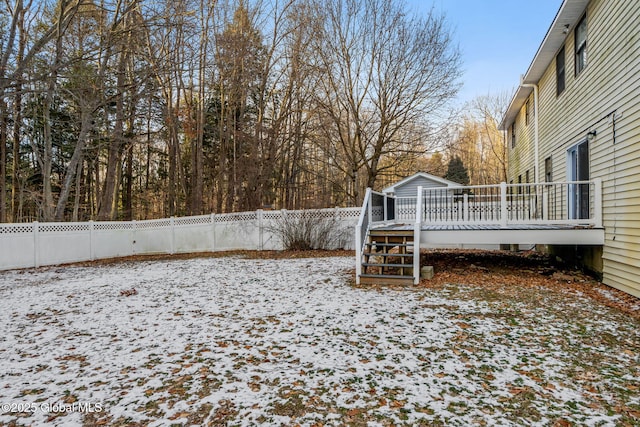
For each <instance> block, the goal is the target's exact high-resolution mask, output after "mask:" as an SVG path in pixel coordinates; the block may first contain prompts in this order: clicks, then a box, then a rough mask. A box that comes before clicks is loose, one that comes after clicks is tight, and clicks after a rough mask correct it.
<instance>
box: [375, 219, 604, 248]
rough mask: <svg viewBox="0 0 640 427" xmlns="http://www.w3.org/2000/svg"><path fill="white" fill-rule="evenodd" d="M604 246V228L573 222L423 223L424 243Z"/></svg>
mask: <svg viewBox="0 0 640 427" xmlns="http://www.w3.org/2000/svg"><path fill="white" fill-rule="evenodd" d="M373 229H375V230H389V231H392V230H414V224H407V223H392V224H376V225H374V226H373V227H372V230H373ZM458 244H467V245H500V244H520V245H603V244H604V228H597V227H592V226H586V225H585V226H582V225H573V224H556V225H550V224H511V225H508V226H506V227H501V226H500V225H499V224H424V223H423V224H421V225H420V245H458Z"/></svg>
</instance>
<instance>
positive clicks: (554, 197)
mask: <svg viewBox="0 0 640 427" xmlns="http://www.w3.org/2000/svg"><path fill="white" fill-rule="evenodd" d="M584 194H586V195H589V197H582V196H583V195H584ZM384 233H406V234H407V235H412V239H410V240H411V247H412V248H411V249H412V251H411V252H413V250H414V248H415V252H416V253H418V252H419V249H420V248H433V247H441V248H448V247H464V246H467V247H469V246H471V247H474V246H485V245H492V246H495V245H567V246H573V245H581V246H602V245H604V227H603V225H602V181H601V180H593V181H574V182H554V183H546V182H545V183H533V184H506V183H504V182H503V183H500V184H499V185H487V186H471V187H445V188H427V189H423V188H422V187H418V188H417V192H416V196H415V197H397V198H396V197H393V196H387V195H385V194H382V193H377V192H374V191H372V190H371V189H367V193H366V196H365V200H364V203H363V206H362V210H361V211H360V218H359V220H358V225H357V226H356V282H357V283H360V282H361V279H365V280H367V281H368V279H371V280H373V279H375V280H376V281H377V282H384V280H385V277H384V276H385V274H386V275H387V276H388V277H387V279H388V282H389V283H391V281H392V279H396V277H389V276H393V275H394V274H393V273H395V271H394V270H393V268H397V265H395V264H396V263H392V262H385V261H384V260H383V261H379V262H376V263H372V262H370V258H371V257H372V256H373V253H372V252H373V251H372V248H376V249H375V251H376V252H380V251H381V250H380V249H379V248H383V249H382V251H383V252H387V251H389V250H390V249H389V248H390V247H392V246H391V242H384V243H383V242H382V241H381V240H380V239H379V238H374V237H373V236H376V235H377V236H380V235H381V234H384ZM376 243H382V244H381V245H380V244H379V245H378V246H376ZM394 243H395V242H394ZM402 245H407V247H408V246H409V239H407V240H404V241H403V242H402V244H401V245H400V246H402ZM405 249H406V248H405ZM405 252H406V253H409V251H408V250H406V251H405ZM378 255H379V254H378ZM383 258H384V255H383ZM419 259H420V257H419V256H415V257H413V269H412V275H413V283H414V284H417V283H418V282H419V280H420V276H419V273H420V262H419ZM402 264H403V265H401V270H400V271H401V274H400V275H397V274H395V276H401V277H406V276H408V274H407V273H408V272H409V270H410V269H409V268H408V267H405V265H406V264H407V261H406V260H403V263H402ZM374 272H377V273H379V274H375V273H374ZM368 275H369V276H374V275H375V276H376V277H367V276H368ZM405 275H406V276H405ZM398 280H402V281H405V280H404V279H398ZM406 281H407V282H408V281H409V280H408V277H407V280H406Z"/></svg>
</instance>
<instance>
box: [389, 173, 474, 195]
mask: <svg viewBox="0 0 640 427" xmlns="http://www.w3.org/2000/svg"><path fill="white" fill-rule="evenodd" d="M418 178H424V179H427V180H429V181H434V182H437V183H439V184H442V186H443V187H462V184H458V183H457V182H453V181H449V180H448V179H444V178H440V177H439V176H435V175H431V174H430V173H426V172H418V173H415V174H413V175H411V176H408V177H406V178H404V179H402V180H400V181H398V182H396V183H395V184H393V185H390V186H389V187H387V188H385V189H384V190H382V192H383V193H393V192H395V189H396V187H401V186H403V185H406V184H407V183H409V182H411V181H413V180H414V179H418Z"/></svg>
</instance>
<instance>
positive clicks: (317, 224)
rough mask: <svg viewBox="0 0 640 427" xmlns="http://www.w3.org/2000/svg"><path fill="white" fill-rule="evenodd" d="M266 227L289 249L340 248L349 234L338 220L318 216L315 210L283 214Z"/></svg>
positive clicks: (343, 245)
mask: <svg viewBox="0 0 640 427" xmlns="http://www.w3.org/2000/svg"><path fill="white" fill-rule="evenodd" d="M267 229H268V230H269V231H271V232H272V233H273V234H274V235H276V236H277V237H278V239H280V241H281V242H282V245H283V247H284V249H286V250H290V251H309V250H317V249H324V250H335V249H342V248H344V247H345V245H346V243H347V240H348V239H349V236H350V234H349V233H348V232H347V230H346V227H345V226H344V225H342V224H341V223H340V221H338V220H336V219H335V218H327V217H320V216H319V215H318V214H317V213H316V212H315V211H302V212H296V213H295V214H285V215H283V216H282V217H281V218H280V219H278V220H275V221H274V223H273V224H272V225H271V226H270V227H267Z"/></svg>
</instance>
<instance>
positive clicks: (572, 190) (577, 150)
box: [567, 140, 589, 219]
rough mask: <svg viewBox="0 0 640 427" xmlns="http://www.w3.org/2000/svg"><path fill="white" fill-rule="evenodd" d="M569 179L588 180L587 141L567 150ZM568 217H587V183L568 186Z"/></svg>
mask: <svg viewBox="0 0 640 427" xmlns="http://www.w3.org/2000/svg"><path fill="white" fill-rule="evenodd" d="M567 165H568V168H569V170H568V173H567V176H568V178H569V181H588V180H589V141H587V140H584V141H582V142H581V143H579V144H577V145H575V146H573V147H571V148H570V149H569V151H568V152H567ZM568 199H569V219H587V218H589V184H573V185H570V186H569V197H568Z"/></svg>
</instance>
